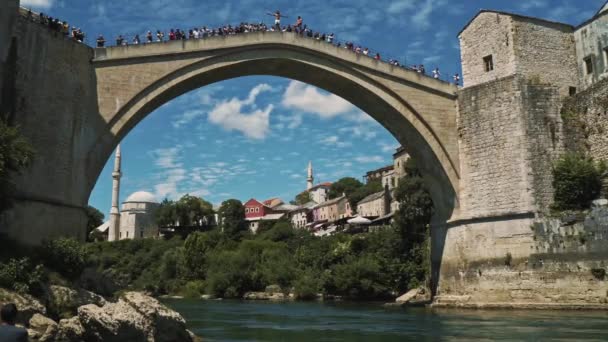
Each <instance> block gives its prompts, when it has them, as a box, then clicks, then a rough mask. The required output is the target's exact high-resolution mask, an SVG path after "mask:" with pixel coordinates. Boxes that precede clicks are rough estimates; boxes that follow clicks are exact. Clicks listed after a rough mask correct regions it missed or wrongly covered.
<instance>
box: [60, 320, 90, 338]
mask: <svg viewBox="0 0 608 342" xmlns="http://www.w3.org/2000/svg"><path fill="white" fill-rule="evenodd" d="M84 336H85V331H84V327H83V326H82V324H81V323H80V319H79V318H78V316H74V317H72V318H69V319H62V320H61V321H59V329H58V332H57V338H56V339H57V341H61V342H72V341H74V342H76V341H83V340H84Z"/></svg>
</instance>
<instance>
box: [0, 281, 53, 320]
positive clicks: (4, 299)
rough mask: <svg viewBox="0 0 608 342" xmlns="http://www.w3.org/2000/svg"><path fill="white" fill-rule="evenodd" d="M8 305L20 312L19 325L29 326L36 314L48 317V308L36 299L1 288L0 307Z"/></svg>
mask: <svg viewBox="0 0 608 342" xmlns="http://www.w3.org/2000/svg"><path fill="white" fill-rule="evenodd" d="M7 303H13V304H15V305H16V306H17V310H19V314H18V316H17V323H20V324H22V325H24V326H27V324H28V322H29V321H30V319H31V318H32V316H34V315H35V314H42V315H46V308H45V307H44V305H42V304H41V303H40V302H39V301H38V300H37V299H36V298H34V297H32V296H30V295H26V294H19V293H16V292H13V291H9V290H6V289H3V288H0V306H2V305H4V304H7Z"/></svg>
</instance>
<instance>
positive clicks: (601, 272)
mask: <svg viewBox="0 0 608 342" xmlns="http://www.w3.org/2000/svg"><path fill="white" fill-rule="evenodd" d="M591 274H593V276H594V277H595V279H597V280H604V278H605V277H606V270H605V269H603V268H592V269H591Z"/></svg>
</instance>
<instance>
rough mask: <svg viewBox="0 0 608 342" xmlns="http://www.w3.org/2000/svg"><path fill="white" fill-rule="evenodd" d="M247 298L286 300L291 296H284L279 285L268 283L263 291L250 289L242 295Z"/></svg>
mask: <svg viewBox="0 0 608 342" xmlns="http://www.w3.org/2000/svg"><path fill="white" fill-rule="evenodd" d="M243 299H247V300H287V299H292V297H289V296H286V295H285V294H284V293H283V289H281V287H280V286H279V285H268V286H266V288H265V291H264V292H256V291H250V292H247V293H245V295H243Z"/></svg>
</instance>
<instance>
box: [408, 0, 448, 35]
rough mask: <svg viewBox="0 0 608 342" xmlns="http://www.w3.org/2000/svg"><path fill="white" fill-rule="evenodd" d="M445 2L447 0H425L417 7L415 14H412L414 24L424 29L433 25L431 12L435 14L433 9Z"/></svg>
mask: <svg viewBox="0 0 608 342" xmlns="http://www.w3.org/2000/svg"><path fill="white" fill-rule="evenodd" d="M445 4H446V1H445V0H425V1H424V3H423V4H422V5H420V6H418V7H417V8H416V11H415V14H414V15H412V23H413V26H414V27H418V28H422V29H426V28H428V27H429V26H430V25H431V14H433V11H434V10H435V9H437V8H438V7H441V6H443V5H445Z"/></svg>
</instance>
